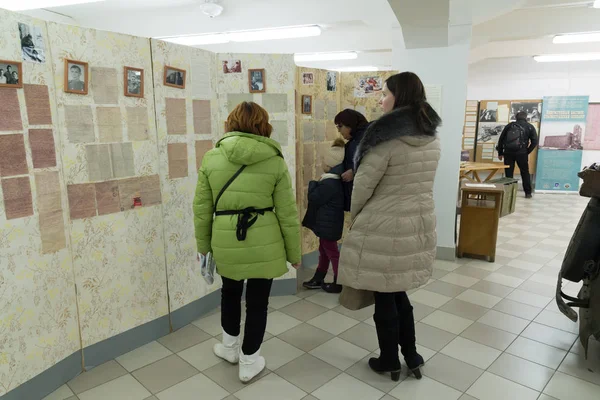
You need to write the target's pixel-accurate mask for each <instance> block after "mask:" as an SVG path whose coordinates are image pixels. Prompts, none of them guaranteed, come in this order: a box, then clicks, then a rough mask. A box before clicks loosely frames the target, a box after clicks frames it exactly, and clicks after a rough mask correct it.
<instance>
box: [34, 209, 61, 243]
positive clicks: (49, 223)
mask: <svg viewBox="0 0 600 400" xmlns="http://www.w3.org/2000/svg"><path fill="white" fill-rule="evenodd" d="M39 223H40V235H41V237H42V253H43V254H50V253H56V252H57V251H59V250H61V249H64V248H65V247H67V240H66V237H65V221H64V219H63V212H62V210H59V211H55V212H53V213H49V214H40V216H39Z"/></svg>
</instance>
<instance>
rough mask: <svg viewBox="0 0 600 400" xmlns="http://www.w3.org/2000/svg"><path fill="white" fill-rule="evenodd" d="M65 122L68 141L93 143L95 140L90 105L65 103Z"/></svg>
mask: <svg viewBox="0 0 600 400" xmlns="http://www.w3.org/2000/svg"><path fill="white" fill-rule="evenodd" d="M65 123H66V125H67V134H68V137H69V142H71V143H93V142H94V141H95V140H96V137H95V135H94V122H93V117H92V107H90V106H68V105H65Z"/></svg>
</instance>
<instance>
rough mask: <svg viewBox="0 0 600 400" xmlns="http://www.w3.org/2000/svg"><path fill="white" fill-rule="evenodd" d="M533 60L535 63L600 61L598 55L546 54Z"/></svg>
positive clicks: (599, 54) (599, 55)
mask: <svg viewBox="0 0 600 400" xmlns="http://www.w3.org/2000/svg"><path fill="white" fill-rule="evenodd" d="M533 59H534V60H535V61H537V62H567V61H596V60H600V53H575V54H548V55H543V56H534V57H533Z"/></svg>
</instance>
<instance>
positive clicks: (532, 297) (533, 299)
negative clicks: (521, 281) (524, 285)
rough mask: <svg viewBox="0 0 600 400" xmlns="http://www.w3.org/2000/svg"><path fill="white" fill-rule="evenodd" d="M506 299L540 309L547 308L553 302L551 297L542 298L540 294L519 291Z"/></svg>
mask: <svg viewBox="0 0 600 400" xmlns="http://www.w3.org/2000/svg"><path fill="white" fill-rule="evenodd" d="M506 298H507V299H509V300H513V301H517V302H519V303H523V304H528V305H530V306H534V307H538V308H544V307H546V306H547V305H548V303H550V301H551V300H552V298H550V297H545V296H540V295H539V294H534V293H529V292H526V291H524V290H519V289H516V290H515V291H513V292H512V293H511V294H509V295H508V296H506Z"/></svg>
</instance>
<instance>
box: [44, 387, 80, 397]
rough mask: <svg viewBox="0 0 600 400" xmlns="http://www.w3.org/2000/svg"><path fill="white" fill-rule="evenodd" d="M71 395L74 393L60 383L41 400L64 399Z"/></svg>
mask: <svg viewBox="0 0 600 400" xmlns="http://www.w3.org/2000/svg"><path fill="white" fill-rule="evenodd" d="M72 396H75V393H73V391H72V390H71V389H70V388H69V387H68V386H67V385H62V386H61V387H59V388H58V389H56V390H55V391H54V392H52V393H50V394H49V395H48V396H46V397H44V398H43V399H42V400H66V399H68V398H69V397H72Z"/></svg>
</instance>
